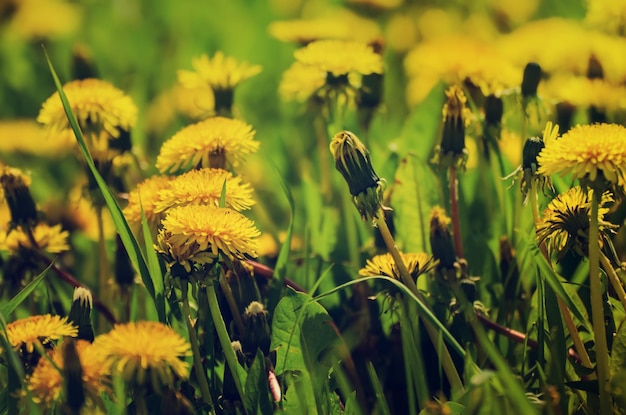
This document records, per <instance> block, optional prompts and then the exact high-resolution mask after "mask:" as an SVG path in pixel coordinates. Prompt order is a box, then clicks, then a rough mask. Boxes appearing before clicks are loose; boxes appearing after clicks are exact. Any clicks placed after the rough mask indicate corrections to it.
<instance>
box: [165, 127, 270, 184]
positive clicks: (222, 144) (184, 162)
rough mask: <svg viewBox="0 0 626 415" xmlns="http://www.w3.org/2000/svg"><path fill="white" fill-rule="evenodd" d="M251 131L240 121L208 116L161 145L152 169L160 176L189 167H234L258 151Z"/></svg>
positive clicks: (256, 142)
mask: <svg viewBox="0 0 626 415" xmlns="http://www.w3.org/2000/svg"><path fill="white" fill-rule="evenodd" d="M254 134H255V131H254V130H253V129H252V126H250V125H248V124H246V123H244V122H243V121H239V120H235V119H231V118H225V117H212V118H209V119H206V120H204V121H200V122H198V123H196V124H192V125H190V126H187V127H185V128H183V129H182V130H180V131H179V132H178V133H176V134H175V135H174V136H173V137H172V138H170V139H169V140H167V141H166V142H165V143H163V146H162V147H161V151H160V153H159V155H158V157H157V161H156V167H157V168H158V169H159V171H161V172H162V173H165V172H174V171H176V170H179V169H189V168H192V167H212V168H221V169H223V168H225V167H226V166H227V164H231V165H233V166H235V167H236V166H237V165H238V164H239V163H240V162H242V161H243V160H244V159H245V157H246V156H247V155H248V154H251V153H254V152H255V151H257V149H258V148H259V142H258V141H254Z"/></svg>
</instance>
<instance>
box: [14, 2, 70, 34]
mask: <svg viewBox="0 0 626 415" xmlns="http://www.w3.org/2000/svg"><path fill="white" fill-rule="evenodd" d="M5 3H9V7H11V6H13V7H15V8H16V10H15V12H14V14H13V16H12V17H11V18H10V21H9V23H8V25H7V26H8V28H9V31H10V32H13V33H15V34H16V35H17V36H18V37H21V38H23V39H34V40H40V39H42V38H47V39H56V38H61V37H64V36H68V35H71V34H72V33H74V32H75V31H76V29H78V28H79V26H80V21H81V10H80V8H79V7H78V5H77V4H74V3H72V2H69V1H63V0H20V1H17V2H13V1H10V2H5ZM50 16H54V19H51V18H50ZM3 17H4V16H3Z"/></svg>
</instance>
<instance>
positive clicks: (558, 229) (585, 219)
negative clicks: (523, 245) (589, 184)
mask: <svg viewBox="0 0 626 415" xmlns="http://www.w3.org/2000/svg"><path fill="white" fill-rule="evenodd" d="M611 202H613V197H612V196H611V195H610V194H609V193H608V192H605V193H604V194H603V195H602V199H601V201H600V207H599V210H598V223H599V229H600V243H602V239H606V238H608V233H609V232H612V231H613V230H614V229H617V226H616V225H613V224H612V223H610V222H608V221H606V220H604V215H605V214H606V213H608V211H609V209H608V208H607V207H606V205H607V204H609V203H611ZM590 213H591V198H590V195H589V193H588V192H585V191H583V190H582V188H581V187H580V186H575V187H572V188H571V189H569V190H568V191H567V192H565V193H562V194H560V195H558V196H557V197H556V198H554V199H553V200H552V201H551V202H550V203H549V204H548V207H547V208H546V210H545V211H544V213H543V216H542V218H541V220H540V222H539V224H538V226H537V241H538V242H539V243H540V244H541V243H544V242H545V243H546V244H547V246H548V248H549V249H550V251H551V252H555V253H556V254H557V256H558V259H559V260H560V259H561V258H563V256H564V255H565V254H566V253H567V251H570V250H573V251H574V252H576V253H577V254H578V255H581V256H586V255H587V252H588V249H589V214H590Z"/></svg>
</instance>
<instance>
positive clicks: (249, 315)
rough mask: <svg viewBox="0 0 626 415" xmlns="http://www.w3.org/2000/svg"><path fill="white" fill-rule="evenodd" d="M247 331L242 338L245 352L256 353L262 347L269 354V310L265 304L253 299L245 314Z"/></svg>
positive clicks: (264, 352)
mask: <svg viewBox="0 0 626 415" xmlns="http://www.w3.org/2000/svg"><path fill="white" fill-rule="evenodd" d="M243 320H244V326H245V332H244V333H243V338H242V339H241V342H242V346H243V349H244V352H246V353H250V354H255V353H256V350H257V349H260V350H261V351H262V352H263V354H265V355H267V354H269V349H270V326H269V324H268V322H267V310H265V307H264V306H263V304H261V303H259V302H258V301H253V302H251V303H250V305H248V307H246V310H245V312H244V315H243Z"/></svg>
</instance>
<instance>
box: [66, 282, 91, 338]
mask: <svg viewBox="0 0 626 415" xmlns="http://www.w3.org/2000/svg"><path fill="white" fill-rule="evenodd" d="M92 308H93V298H92V296H91V291H89V290H88V289H87V288H83V287H76V288H75V289H74V297H73V299H72V307H71V308H70V313H69V315H68V321H69V322H71V323H72V324H74V325H75V326H76V327H78V334H77V335H76V338H77V339H82V340H87V341H89V342H93V340H94V331H93V324H92V323H91V309H92Z"/></svg>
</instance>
